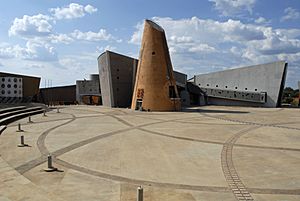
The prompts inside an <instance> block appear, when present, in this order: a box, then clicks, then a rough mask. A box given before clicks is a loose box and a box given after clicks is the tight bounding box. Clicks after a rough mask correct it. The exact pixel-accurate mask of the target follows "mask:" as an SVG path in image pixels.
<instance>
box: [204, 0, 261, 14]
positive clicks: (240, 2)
mask: <svg viewBox="0 0 300 201" xmlns="http://www.w3.org/2000/svg"><path fill="white" fill-rule="evenodd" d="M209 1H210V2H213V3H214V6H215V8H216V9H217V10H218V11H219V12H220V13H222V15H224V16H232V15H236V14H241V13H242V12H244V11H248V12H249V13H252V9H253V7H254V5H255V2H256V0H209Z"/></svg>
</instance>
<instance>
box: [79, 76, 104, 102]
mask: <svg viewBox="0 0 300 201" xmlns="http://www.w3.org/2000/svg"><path fill="white" fill-rule="evenodd" d="M76 101H77V103H79V104H87V105H100V104H102V99H101V92H100V80H99V75H98V74H92V75H90V80H77V81H76Z"/></svg>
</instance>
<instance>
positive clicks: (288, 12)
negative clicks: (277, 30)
mask: <svg viewBox="0 0 300 201" xmlns="http://www.w3.org/2000/svg"><path fill="white" fill-rule="evenodd" d="M284 13H285V15H284V16H283V17H282V18H281V19H280V21H286V20H297V19H299V18H300V12H299V11H297V10H296V9H294V8H292V7H288V8H286V9H284Z"/></svg>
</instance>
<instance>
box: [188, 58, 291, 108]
mask: <svg viewBox="0 0 300 201" xmlns="http://www.w3.org/2000/svg"><path fill="white" fill-rule="evenodd" d="M286 72H287V63H286V62H285V61H278V62H273V63H268V64H261V65H255V66H249V67H243V68H237V69H230V70H225V71H220V72H214V73H208V74H201V75H196V76H195V77H194V83H195V85H197V86H198V87H199V88H200V89H201V90H202V91H203V92H204V93H205V96H206V97H207V98H206V99H205V100H206V104H213V105H231V106H232V105H235V106H258V107H280V105H281V98H282V93H283V89H284V84H285V78H286Z"/></svg>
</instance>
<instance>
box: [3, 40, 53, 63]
mask: <svg viewBox="0 0 300 201" xmlns="http://www.w3.org/2000/svg"><path fill="white" fill-rule="evenodd" d="M0 58H17V59H25V60H36V61H55V60H57V53H56V51H55V49H54V47H52V46H51V45H49V44H44V43H39V42H34V41H28V42H27V43H26V46H25V47H21V46H20V45H14V46H4V47H0Z"/></svg>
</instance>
